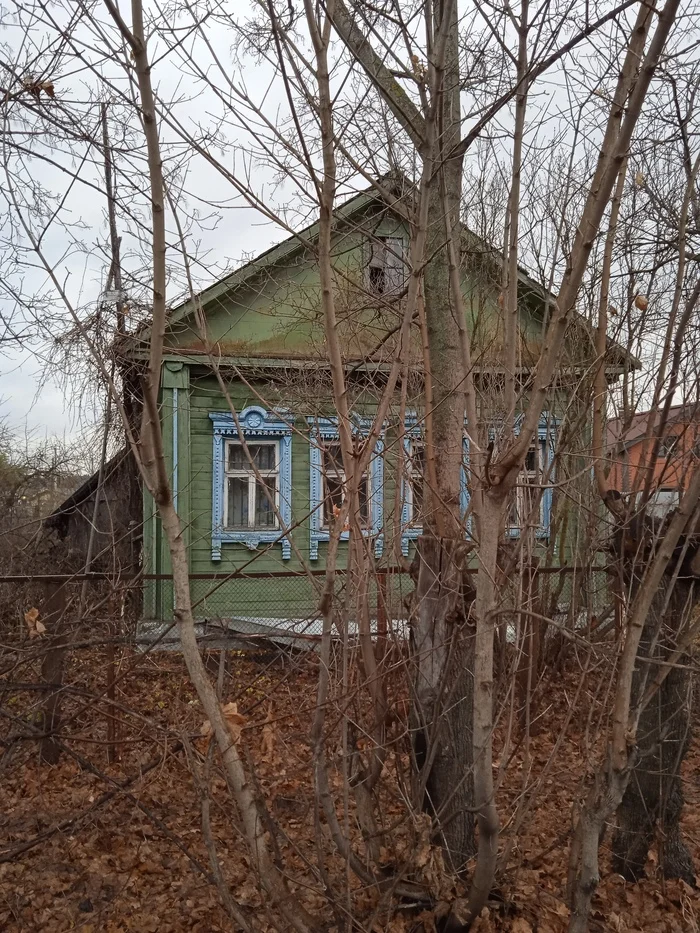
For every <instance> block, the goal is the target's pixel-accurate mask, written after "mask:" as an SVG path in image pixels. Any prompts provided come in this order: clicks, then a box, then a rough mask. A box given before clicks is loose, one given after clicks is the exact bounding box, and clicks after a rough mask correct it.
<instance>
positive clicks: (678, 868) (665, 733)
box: [612, 579, 697, 886]
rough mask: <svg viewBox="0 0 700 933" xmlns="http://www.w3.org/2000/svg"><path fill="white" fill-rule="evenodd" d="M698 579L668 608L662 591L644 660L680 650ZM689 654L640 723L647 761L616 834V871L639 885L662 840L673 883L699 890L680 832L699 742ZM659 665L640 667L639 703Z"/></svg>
mask: <svg viewBox="0 0 700 933" xmlns="http://www.w3.org/2000/svg"><path fill="white" fill-rule="evenodd" d="M695 589H696V587H695V584H694V582H693V581H690V580H688V579H679V580H678V581H677V582H676V585H675V587H674V589H673V593H672V594H671V597H670V600H669V605H668V607H667V608H666V609H665V610H664V604H665V600H666V595H667V594H666V591H665V588H660V589H659V592H658V593H657V595H656V597H655V599H654V601H653V603H652V606H651V609H650V612H649V615H648V617H647V621H646V624H645V626H644V631H643V633H642V638H641V642H640V649H639V655H641V656H642V657H645V658H648V659H654V660H657V661H658V660H661V661H664V660H666V659H667V657H668V656H669V654H670V653H671V652H672V651H673V650H674V649H675V645H676V641H677V637H676V636H677V633H678V631H679V628H680V627H681V625H682V621H681V620H682V617H683V614H684V613H687V612H688V608H689V606H690V605H691V603H692V602H694V601H695V599H697V596H696V595H695V594H694V590H695ZM688 660H689V659H688V657H687V655H686V656H681V659H680V662H681V665H683V666H677V665H674V666H673V667H671V668H670V669H669V671H668V674H667V676H666V678H665V680H664V681H663V683H662V684H661V687H660V689H659V690H658V691H657V692H656V693H655V694H654V696H653V697H652V699H651V701H650V702H649V703H648V704H647V705H646V707H645V708H644V710H643V711H642V714H641V716H640V719H639V726H638V730H637V747H638V751H639V759H638V761H637V764H636V766H635V768H634V770H633V771H632V774H631V776H630V781H629V784H628V785H627V789H626V791H625V795H624V797H623V798H622V803H621V805H620V807H619V809H618V811H617V827H616V829H615V832H614V835H613V844H612V848H613V868H614V870H615V871H616V872H618V873H619V874H621V875H622V876H623V877H624V878H625V879H626V880H627V881H639V880H641V879H642V878H643V877H644V868H645V866H646V862H647V858H648V855H649V848H650V846H651V844H652V842H653V841H654V838H655V836H656V835H657V828H658V829H660V830H661V832H660V834H659V835H658V838H659V840H660V844H659V866H660V868H661V871H662V873H663V875H664V877H666V878H682V879H683V880H684V881H686V882H687V883H688V884H690V885H693V886H694V885H695V869H694V867H693V860H692V858H691V856H690V853H689V852H688V849H687V848H686V846H685V844H684V842H683V839H682V836H681V831H680V825H679V824H680V817H681V812H682V809H683V788H682V784H681V777H680V768H681V764H682V763H683V759H684V758H685V755H686V753H687V751H688V748H689V745H690V739H691V724H690V692H691V674H690V670H689V669H688V667H687V666H686V665H687V662H688ZM656 667H657V665H656V664H654V663H653V662H651V661H647V662H646V663H641V664H639V665H638V667H637V669H636V671H635V674H634V681H633V686H632V703H633V705H636V704H637V703H638V702H639V701H640V699H641V696H640V694H641V692H642V691H643V689H644V684H645V682H646V681H647V678H648V677H649V676H650V675H652V674H653V673H654V672H655V668H656Z"/></svg>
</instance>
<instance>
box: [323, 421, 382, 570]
mask: <svg viewBox="0 0 700 933" xmlns="http://www.w3.org/2000/svg"><path fill="white" fill-rule="evenodd" d="M308 424H309V428H310V459H311V472H310V477H309V504H310V506H311V520H310V523H309V524H310V532H309V557H310V559H311V560H317V559H318V552H319V544H320V542H322V541H328V540H330V533H331V527H332V523H333V516H334V515H337V514H338V512H339V511H340V508H341V506H342V504H343V499H344V497H345V471H344V469H343V459H342V457H341V453H340V442H339V440H338V424H337V421H336V419H335V418H309V419H308ZM371 425H372V422H371V421H370V420H369V419H364V418H359V417H354V418H353V435H354V437H355V439H356V442H357V443H359V442H360V441H361V440H362V438H363V436H366V434H367V433H368V431H369V429H370V427H371ZM359 493H360V502H359V511H360V514H359V519H360V529H361V532H362V534H363V535H365V536H371V537H372V538H373V539H374V553H375V555H376V556H377V557H379V556H381V554H382V550H383V547H384V539H383V535H382V521H383V517H384V509H383V500H382V497H383V495H384V440H383V437H382V436H380V437H379V439H378V440H377V442H376V444H375V445H374V450H373V451H372V456H371V457H370V460H369V464H368V466H367V470H366V472H365V474H364V475H363V476H362V480H361V482H360V489H359ZM348 526H349V523H348V525H346V527H345V528H343V530H342V531H341V533H340V540H341V541H347V539H348V535H349V532H350V529H349V527H348Z"/></svg>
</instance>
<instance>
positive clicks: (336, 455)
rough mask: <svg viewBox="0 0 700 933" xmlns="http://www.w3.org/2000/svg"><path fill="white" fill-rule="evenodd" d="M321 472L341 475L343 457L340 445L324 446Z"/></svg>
mask: <svg viewBox="0 0 700 933" xmlns="http://www.w3.org/2000/svg"><path fill="white" fill-rule="evenodd" d="M323 472H324V473H326V474H338V473H339V474H342V473H343V455H342V453H341V450H340V444H326V446H325V447H324V448H323Z"/></svg>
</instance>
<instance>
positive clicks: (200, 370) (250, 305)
mask: <svg viewBox="0 0 700 933" xmlns="http://www.w3.org/2000/svg"><path fill="white" fill-rule="evenodd" d="M399 196H400V193H399ZM407 196H410V195H407ZM316 232H317V231H316V227H315V226H313V225H312V226H310V227H308V228H307V229H305V230H302V231H300V232H299V233H298V234H297V235H295V236H291V237H290V238H289V239H287V240H285V241H284V242H282V243H280V244H279V245H277V246H275V247H274V248H272V249H270V250H268V251H267V252H265V253H263V254H262V255H260V256H258V257H257V258H256V259H255V260H253V261H252V262H249V263H247V264H246V265H245V266H243V267H242V268H240V269H238V270H237V271H236V272H234V273H233V274H232V275H229V276H227V277H226V278H224V279H223V280H221V281H219V282H217V283H216V284H214V285H212V286H211V287H210V288H208V289H206V290H205V291H203V292H202V293H201V294H200V295H199V296H198V300H197V302H196V306H195V303H193V302H186V303H184V304H182V305H181V306H179V307H177V308H175V309H174V310H173V311H172V312H171V314H170V317H169V323H168V329H167V334H166V341H165V355H164V363H163V373H162V409H161V410H162V425H163V434H164V440H165V445H166V453H167V457H168V461H169V469H170V474H171V480H172V487H173V494H174V498H175V503H176V507H177V510H178V513H179V514H180V516H181V518H182V522H183V526H184V532H185V536H186V541H187V546H188V551H189V560H190V570H191V573H192V577H193V594H194V599H195V603H196V606H195V614H196V615H197V616H198V617H199V618H203V619H206V618H214V617H216V618H227V619H228V618H230V619H238V620H241V621H242V622H250V623H251V624H253V622H254V623H255V624H256V625H257V624H260V625H263V626H264V625H267V624H271V622H270V620H280V619H287V620H289V619H296V620H298V619H304V618H307V617H309V614H310V613H312V612H313V607H314V606H315V605H316V601H317V598H316V594H315V593H314V588H313V572H318V571H322V570H323V568H324V560H325V554H326V548H327V542H328V539H329V528H330V524H331V522H332V520H333V512H334V508H337V506H338V505H339V503H340V501H341V499H342V494H343V479H344V477H343V472H342V464H341V461H340V456H339V447H338V433H337V423H336V419H335V412H334V410H333V406H332V402H331V392H330V376H329V369H328V354H327V351H326V344H325V337H324V329H323V322H322V317H321V314H322V312H321V307H320V286H319V278H318V271H317V268H316V264H315V259H314V249H313V245H314V239H315V236H316ZM406 248H407V232H406V227H405V226H404V224H403V223H402V221H401V219H400V214H399V213H397V212H395V211H393V210H391V209H388V208H387V207H386V206H385V203H384V202H383V201H382V200H380V199H379V197H378V196H377V195H375V194H374V193H373V191H372V190H371V189H370V190H368V191H365V192H362V193H360V194H357V195H356V196H355V197H353V198H351V199H350V200H349V201H347V202H346V203H345V204H344V205H342V206H341V207H340V208H339V209H338V210H337V212H336V216H335V235H334V238H333V249H334V266H335V272H336V279H337V308H338V317H339V328H340V337H341V343H342V347H343V352H344V355H345V361H346V367H347V378H348V386H349V391H350V393H351V396H352V405H353V410H354V411H355V413H356V431H357V435H358V437H361V436H362V434H363V433H365V432H366V431H367V430H368V426H369V424H370V423H371V418H372V414H373V410H374V406H375V405H376V399H377V397H378V392H379V391H380V390H381V386H382V379H383V374H385V373H386V371H387V370H388V368H389V366H390V363H391V360H392V359H393V355H394V353H395V349H396V329H397V325H398V322H399V320H400V316H401V313H402V295H403V293H404V291H405V289H404V283H405V259H404V256H405V251H406ZM499 280H500V268H499V266H498V261H497V258H496V256H495V253H494V252H493V251H492V250H491V249H489V248H488V247H487V246H485V245H484V244H483V243H481V242H480V241H478V240H477V239H476V238H475V237H472V236H471V235H469V234H465V249H464V268H463V288H464V296H465V303H466V308H467V313H468V316H469V320H468V326H469V329H470V331H471V334H472V339H473V342H474V347H475V351H476V352H475V359H476V364H477V366H478V367H479V380H480V386H481V389H482V391H483V393H484V398H485V399H488V386H489V385H495V384H497V382H498V373H499V355H500V352H501V346H502V332H501V323H500V320H501V316H500V315H499V313H498V311H499V307H498V296H499V292H500V284H499ZM520 291H521V297H520V301H519V304H520V348H519V357H520V363H521V367H522V369H523V371H524V372H526V371H527V369H528V367H529V366H530V365H531V364H532V363H534V361H535V359H536V358H537V355H538V353H539V348H540V344H539V341H540V335H541V330H542V322H543V319H544V317H545V316H546V313H547V303H548V300H549V298H550V296H549V295H548V294H547V293H546V292H545V291H544V290H543V289H542V288H541V287H540V286H539V285H538V284H537V283H536V282H535V281H533V280H532V279H531V278H529V276H527V275H526V274H525V273H524V272H523V273H521V280H520ZM574 328H575V331H576V333H575V335H574V338H573V339H571V340H570V341H569V347H570V352H571V354H572V355H571V362H572V370H571V371H572V372H573V371H574V370H575V371H576V372H577V373H579V372H580V371H581V367H582V366H583V365H585V361H586V359H588V360H589V361H590V358H591V357H592V354H593V345H592V341H591V335H590V332H589V330H588V329H587V328H586V327H585V325H584V324H583V322H582V321H578V322H575V324H574ZM414 331H415V333H414V335H413V337H412V339H413V340H414V347H413V349H412V363H411V366H410V373H409V378H408V380H407V386H406V392H405V398H404V400H403V403H402V402H401V399H400V397H399V395H400V393H399V392H398V391H397V398H396V404H395V405H393V406H392V412H391V415H390V417H389V418H388V419H387V424H386V425H385V427H384V430H383V432H382V435H381V437H380V439H379V441H378V442H377V444H376V447H375V450H374V452H373V457H372V460H371V463H370V466H369V469H368V471H367V473H366V475H365V476H364V477H363V480H362V489H361V505H360V509H361V522H362V526H363V529H364V531H363V533H364V534H365V535H366V536H367V538H368V539H369V541H370V544H371V548H372V552H373V554H374V556H375V558H376V560H377V562H378V565H380V566H381V565H392V564H393V565H395V564H396V562H397V559H400V558H401V556H404V557H406V556H408V555H409V554H410V551H411V548H412V543H413V541H414V540H415V538H416V537H418V535H419V534H420V532H421V508H422V475H421V468H420V467H421V455H422V447H421V438H422V419H423V406H422V395H421V391H422V380H421V367H420V360H421V354H420V333H419V327H418V325H417V324H416V326H415V327H414ZM142 338H143V334H141V335H139V337H138V339H136V340H135V341H134V344H133V346H132V348H131V350H130V355H131V356H132V358H136V359H138V357H139V356H140V355H142V354H145V349H143V350H141V349H140V347H143V346H145V344H140V343H139V342H138V341H139V339H142ZM624 365H626V364H625V361H624V359H622V358H620V357H619V354H618V355H617V356H615V355H614V354H612V355H611V359H610V361H609V363H608V367H609V372H610V375H611V377H613V376H614V375H615V374H616V373H618V372H621V371H622V368H623V367H624ZM579 383H580V379H579V376H578V375H576V377H575V378H572V379H571V380H570V382H569V383H567V380H566V379H561V380H560V382H559V384H558V386H557V387H556V389H555V390H554V391H553V393H552V400H551V404H550V405H549V407H548V411H547V412H546V413H545V415H544V416H543V418H542V421H541V423H540V429H539V431H538V437H537V439H536V441H535V442H534V443H533V447H532V449H531V451H530V454H529V455H528V459H527V463H526V469H525V477H524V482H523V484H522V486H521V487H519V491H518V492H517V493H516V497H515V500H514V504H513V510H512V519H511V521H512V524H511V526H510V528H509V534H511V535H513V536H515V535H518V534H519V533H520V524H521V523H522V522H523V521H524V516H525V514H526V513H527V512H528V509H529V505H530V500H529V499H528V482H527V480H528V478H530V479H532V480H533V481H536V484H537V486H538V489H541V487H542V480H543V477H544V478H545V479H548V480H551V479H552V470H551V466H552V462H553V457H554V454H555V451H556V445H557V430H558V427H557V426H558V424H559V421H560V412H561V411H565V410H571V406H572V396H573V394H574V393H576V392H577V391H578V388H577V387H578V386H579ZM484 404H485V405H486V406H487V405H488V401H487V402H485V403H484ZM485 417H492V413H486V414H485ZM241 436H243V437H244V438H245V442H246V444H247V447H248V454H246V452H245V450H244V448H243V446H242V445H241ZM250 457H252V458H253V459H254V460H255V464H256V466H257V476H256V475H255V472H254V471H253V470H252V467H251V463H250ZM467 476H468V450H467V448H466V441H465V469H464V494H463V499H464V506H465V508H466V505H467V499H468V483H467ZM545 486H546V483H545ZM265 487H266V488H265ZM271 502H274V504H275V506H276V507H274V508H273V506H272V505H271ZM551 510H552V489H551V488H545V490H544V492H543V493H541V492H538V504H537V516H536V518H535V521H534V525H535V533H536V537H537V538H538V539H539V540H541V541H542V542H543V543H546V542H547V541H548V540H549V536H550V523H551V514H552V512H551ZM144 519H145V523H144V548H143V563H144V572H145V573H146V574H149V575H164V576H167V574H168V572H169V569H170V568H169V561H168V555H167V549H166V547H165V544H164V541H163V539H162V534H161V529H160V525H159V522H158V520H157V518H156V516H155V513H154V508H153V503H152V502H151V501H150V497H149V496H148V495H146V496H145V501H144ZM529 520H530V523H532V516H531V515H530V519H529ZM466 533H468V531H467V532H466ZM343 538H347V533H346V532H343ZM345 546H346V545H344V544H341V549H342V548H343V547H345ZM343 559H344V556H343V553H341V561H342V560H343ZM309 569H310V570H311V571H312V574H309V573H308V572H307V571H308V570H309ZM234 573H236V574H237V575H236V576H235V577H234V578H233V579H228V580H227V579H225V578H226V577H227V576H230V575H231V574H234ZM213 575H216V576H217V577H219V580H218V581H213V580H212V579H211V577H212V576H213ZM266 575H267V578H266ZM171 592H172V591H171V587H170V584H169V582H168V581H167V580H165V579H161V580H157V579H155V580H151V581H150V582H149V584H148V586H147V591H146V600H145V605H144V615H145V617H146V618H148V619H153V620H160V621H167V620H168V619H170V618H172V611H173V605H172V596H171Z"/></svg>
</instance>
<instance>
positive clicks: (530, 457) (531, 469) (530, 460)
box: [525, 447, 537, 473]
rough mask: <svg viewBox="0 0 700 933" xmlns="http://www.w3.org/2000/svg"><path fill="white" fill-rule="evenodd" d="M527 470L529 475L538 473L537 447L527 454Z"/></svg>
mask: <svg viewBox="0 0 700 933" xmlns="http://www.w3.org/2000/svg"><path fill="white" fill-rule="evenodd" d="M525 470H526V472H528V473H536V472H537V450H536V448H535V447H531V448H530V449H529V450H528V452H527V456H526V457H525Z"/></svg>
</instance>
